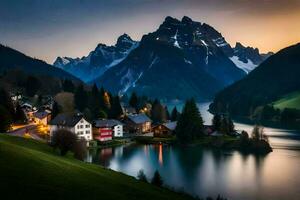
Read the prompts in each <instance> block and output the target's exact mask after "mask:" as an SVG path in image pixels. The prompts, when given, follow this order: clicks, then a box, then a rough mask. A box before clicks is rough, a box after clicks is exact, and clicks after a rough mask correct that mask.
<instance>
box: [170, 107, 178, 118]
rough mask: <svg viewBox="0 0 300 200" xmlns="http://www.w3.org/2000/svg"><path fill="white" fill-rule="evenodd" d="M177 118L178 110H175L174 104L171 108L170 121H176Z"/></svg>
mask: <svg viewBox="0 0 300 200" xmlns="http://www.w3.org/2000/svg"><path fill="white" fill-rule="evenodd" d="M178 118H179V112H178V111H177V108H176V106H175V107H174V108H173V110H172V113H171V121H172V122H174V121H177V120H178Z"/></svg>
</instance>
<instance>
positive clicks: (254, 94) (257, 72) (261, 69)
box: [210, 43, 300, 116]
mask: <svg viewBox="0 0 300 200" xmlns="http://www.w3.org/2000/svg"><path fill="white" fill-rule="evenodd" d="M299 57H300V43H299V44H296V45H293V46H290V47H287V48H285V49H282V50H280V51H279V52H278V53H276V54H274V55H272V56H271V57H269V58H268V59H267V60H266V61H264V62H263V63H262V64H261V65H259V66H258V67H257V68H256V69H254V70H253V71H252V72H250V73H249V75H248V76H246V77H245V78H244V79H242V80H240V81H238V82H236V83H234V84H233V85H231V86H229V87H228V88H226V89H224V90H223V91H221V92H220V93H218V94H217V95H216V97H215V99H214V101H213V103H212V104H211V106H210V109H211V110H212V111H213V112H229V113H231V114H233V115H239V116H249V115H251V114H253V112H254V111H255V110H256V108H258V107H259V106H265V105H267V104H270V103H272V102H275V101H277V100H279V99H282V97H284V96H285V95H288V94H291V93H293V92H297V91H300V79H299V75H300V60H299Z"/></svg>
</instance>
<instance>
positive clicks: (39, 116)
mask: <svg viewBox="0 0 300 200" xmlns="http://www.w3.org/2000/svg"><path fill="white" fill-rule="evenodd" d="M32 116H33V121H34V122H35V123H36V124H41V125H44V126H47V125H48V123H49V121H50V119H51V113H50V112H49V111H37V112H35V113H33V115H32Z"/></svg>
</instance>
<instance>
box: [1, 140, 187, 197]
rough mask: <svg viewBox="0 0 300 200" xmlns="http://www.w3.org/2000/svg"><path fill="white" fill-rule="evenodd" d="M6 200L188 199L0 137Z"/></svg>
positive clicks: (37, 145)
mask: <svg viewBox="0 0 300 200" xmlns="http://www.w3.org/2000/svg"><path fill="white" fill-rule="evenodd" d="M0 180H1V181H0V188H1V189H0V191H1V194H0V195H1V197H6V198H4V199H43V200H45V199H51V200H53V199H55V200H57V199H64V200H66V199H72V200H76V199H80V200H82V199H88V200H92V199H105V200H109V199H118V200H121V199H130V200H132V199H139V200H140V199H146V200H147V199H149V200H150V199H151V200H153V199H155V200H158V199H166V200H167V199H174V200H175V199H178V200H179V199H189V197H187V196H184V195H180V194H177V193H173V192H171V191H169V190H167V189H163V188H158V187H155V186H152V185H150V184H146V183H142V182H139V181H137V180H136V179H134V178H132V177H129V176H127V175H124V174H121V173H117V172H114V171H111V170H108V169H104V168H102V167H100V166H98V165H93V164H87V163H84V162H81V161H77V160H75V159H73V158H71V157H70V156H68V157H60V156H58V155H57V154H56V153H55V152H54V151H53V150H52V149H51V148H50V147H49V146H47V145H46V144H44V143H40V142H37V141H34V140H31V139H24V138H18V137H13V136H7V135H0Z"/></svg>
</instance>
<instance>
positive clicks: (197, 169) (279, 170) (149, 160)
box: [90, 104, 300, 200]
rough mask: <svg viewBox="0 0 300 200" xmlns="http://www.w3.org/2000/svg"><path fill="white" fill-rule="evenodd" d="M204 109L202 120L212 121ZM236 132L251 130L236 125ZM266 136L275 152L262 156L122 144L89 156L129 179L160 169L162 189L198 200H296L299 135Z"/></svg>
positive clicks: (283, 132)
mask: <svg viewBox="0 0 300 200" xmlns="http://www.w3.org/2000/svg"><path fill="white" fill-rule="evenodd" d="M207 105H208V104H204V106H206V108H207ZM202 106H203V105H202ZM204 106H203V107H204ZM203 107H202V109H201V113H202V116H203V118H204V119H205V121H206V122H208V121H211V115H210V114H209V113H207V112H205V109H206V108H203ZM236 128H237V129H241V130H242V129H243V130H246V131H248V132H249V133H250V132H251V130H252V126H249V125H246V124H240V123H236ZM265 132H266V134H267V135H269V137H270V138H269V139H270V142H271V144H272V146H273V147H274V152H272V153H270V154H268V155H267V156H254V155H243V154H241V153H239V152H236V151H223V152H220V151H212V150H208V149H202V148H201V147H197V146H194V147H178V146H166V145H127V146H120V147H115V148H109V149H103V150H101V151H99V152H94V153H92V152H91V155H90V159H91V160H92V162H94V163H98V164H101V165H103V166H105V167H108V168H111V169H113V170H116V171H121V172H123V173H126V174H128V175H131V176H136V175H137V173H138V171H139V170H140V169H143V170H144V172H145V174H146V175H147V177H148V178H151V177H152V176H153V174H154V171H155V170H159V172H160V174H161V175H162V177H163V180H164V182H165V184H167V185H169V186H172V187H175V188H184V190H185V191H187V192H189V193H191V194H197V195H199V196H200V197H205V196H208V195H211V196H216V195H217V194H222V195H223V196H226V197H227V198H229V199H233V200H235V199H236V200H237V199H239V200H248V199H249V200H250V199H257V200H266V199H274V200H282V199H289V200H296V199H297V200H299V199H300V190H299V189H298V188H299V185H300V173H299V169H300V151H298V150H295V149H300V139H299V133H298V132H296V131H288V130H281V129H274V128H265Z"/></svg>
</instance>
